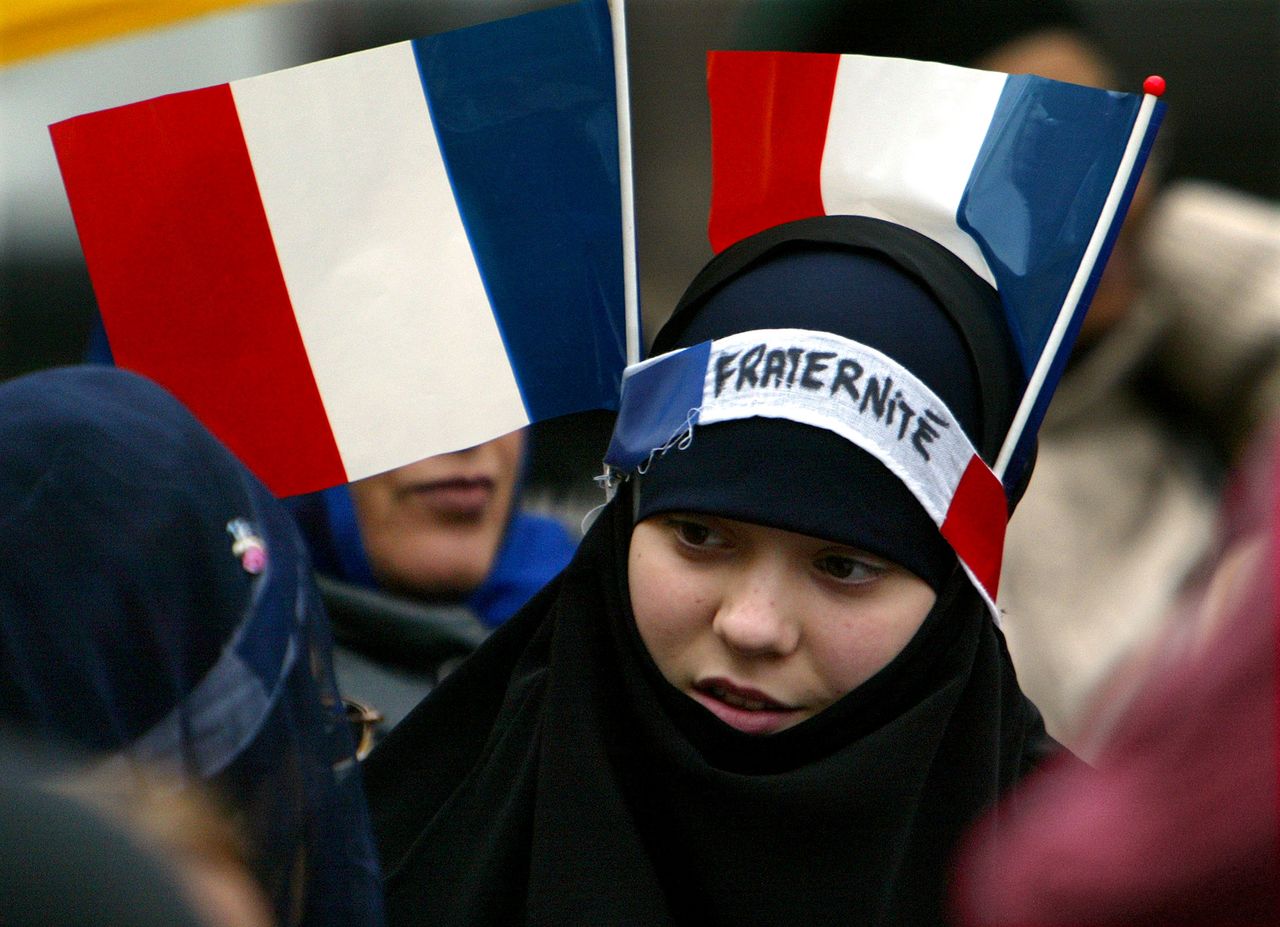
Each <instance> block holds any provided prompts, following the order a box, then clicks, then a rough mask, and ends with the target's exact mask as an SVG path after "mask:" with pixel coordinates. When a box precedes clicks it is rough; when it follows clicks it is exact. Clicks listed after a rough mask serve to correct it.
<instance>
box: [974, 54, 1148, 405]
mask: <svg viewBox="0 0 1280 927" xmlns="http://www.w3.org/2000/svg"><path fill="white" fill-rule="evenodd" d="M1141 102H1142V97H1141V96H1140V95H1135V94H1121V93H1100V92H1098V91H1097V90H1094V89H1092V88H1086V87H1078V86H1076V85H1074V84H1064V83H1059V82H1058V81H1051V80H1046V79H1045V78H1041V77H1033V76H1030V75H1010V77H1009V79H1008V81H1007V82H1006V83H1005V88H1004V92H1003V93H1002V94H1001V97H1000V102H999V103H998V104H997V106H996V111H995V115H994V116H993V118H992V121H991V128H990V129H989V130H988V132H987V137H986V140H985V141H984V142H983V145H982V149H981V151H980V152H979V154H978V158H977V160H976V161H975V163H974V169H973V172H972V173H971V175H970V178H969V183H968V186H967V188H966V190H965V194H964V196H963V197H962V198H961V201H960V205H959V209H958V212H957V216H956V221H957V223H958V224H959V226H960V227H961V228H962V229H964V230H965V231H966V232H968V233H969V234H970V235H972V236H973V238H974V239H975V240H976V241H977V243H978V246H979V247H980V248H981V249H982V253H983V256H984V257H985V258H986V259H987V264H988V265H989V266H990V268H991V271H992V273H993V274H994V275H995V279H996V288H997V289H998V290H999V291H1000V298H1001V302H1002V303H1003V304H1004V306H1005V311H1006V313H1007V314H1008V316H1009V326H1010V329H1011V330H1012V332H1013V335H1014V340H1015V342H1016V343H1017V346H1018V350H1019V353H1020V354H1021V357H1022V362H1023V366H1024V369H1025V371H1026V372H1027V373H1028V374H1030V372H1031V371H1032V369H1033V368H1034V367H1035V365H1036V362H1037V360H1038V359H1039V357H1040V353H1041V351H1042V350H1043V349H1044V345H1045V343H1046V342H1047V340H1048V337H1049V332H1050V330H1051V329H1052V327H1053V324H1054V320H1055V318H1056V317H1057V313H1058V310H1059V309H1060V308H1061V307H1062V303H1063V300H1064V299H1065V297H1066V295H1067V291H1068V289H1069V288H1070V286H1071V281H1072V279H1073V278H1074V277H1075V274H1076V270H1077V268H1078V267H1079V266H1080V260H1081V258H1082V257H1083V256H1084V252H1085V249H1086V247H1087V246H1088V244H1089V239H1090V237H1091V236H1092V235H1093V229H1094V224H1095V222H1096V219H1097V217H1098V214H1099V213H1100V212H1101V211H1102V204H1103V202H1104V201H1105V200H1106V198H1107V194H1108V193H1109V192H1110V190H1111V183H1112V180H1113V178H1114V177H1115V173H1116V168H1117V167H1118V166H1119V164H1120V159H1121V157H1122V156H1123V154H1124V150H1125V146H1126V144H1127V143H1128V140H1129V132H1130V129H1131V128H1132V126H1133V123H1134V119H1135V118H1136V116H1137V113H1138V107H1139V106H1140V105H1141ZM1101 126H1107V127H1110V130H1109V131H1101V130H1100V128H1099V127H1101ZM1050 388H1051V385H1050Z"/></svg>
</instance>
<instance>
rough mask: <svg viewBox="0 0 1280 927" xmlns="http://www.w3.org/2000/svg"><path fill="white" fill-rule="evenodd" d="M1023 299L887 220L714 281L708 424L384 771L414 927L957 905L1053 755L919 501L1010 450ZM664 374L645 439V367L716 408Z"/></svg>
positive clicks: (832, 221) (1001, 509)
mask: <svg viewBox="0 0 1280 927" xmlns="http://www.w3.org/2000/svg"><path fill="white" fill-rule="evenodd" d="M998 309H999V306H998V302H997V297H996V294H995V291H994V290H993V289H992V288H991V287H990V286H988V285H987V284H986V283H984V282H983V281H982V280H980V279H979V278H978V277H977V276H976V275H975V274H974V273H973V272H972V271H970V270H969V268H968V267H966V266H964V265H963V264H962V263H961V262H960V261H959V260H958V259H956V258H955V257H954V256H953V255H952V254H950V252H948V251H946V250H944V249H943V248H941V247H940V246H938V245H937V244H935V243H934V242H933V241H931V240H929V239H927V238H925V237H924V236H922V235H919V234H917V233H915V232H912V231H910V230H907V229H905V228H902V227H899V226H896V225H893V224H890V223H887V222H883V221H880V220H875V219H867V218H860V217H847V216H842V217H821V218H816V219H808V220H803V221H800V222H794V223H789V224H785V225H782V226H779V227H775V228H772V229H769V230H767V231H765V232H762V233H759V234H757V235H755V236H752V237H750V238H748V239H746V240H745V241H743V242H741V243H739V244H737V245H735V246H733V247H731V248H729V249H728V250H726V251H725V252H723V253H722V254H721V255H719V256H718V257H717V258H716V259H715V260H713V261H712V262H711V263H710V264H709V265H708V266H707V268H705V269H704V271H703V272H702V274H700V275H699V276H698V278H697V279H696V280H695V281H694V283H693V284H692V286H691V287H690V288H689V290H688V292H687V293H686V295H685V297H684V299H683V300H682V301H681V303H680V305H679V306H678V307H677V309H676V311H675V313H674V315H673V316H672V318H671V320H670V321H669V322H668V324H667V325H666V326H665V327H664V328H663V329H662V331H661V332H660V333H659V334H658V336H657V340H656V342H655V344H654V347H653V354H654V356H658V355H665V354H667V352H673V351H676V350H677V349H681V348H691V349H692V351H694V352H699V351H700V352H702V357H703V360H704V361H705V362H702V361H700V362H699V363H700V366H698V367H695V368H693V369H694V371H695V374H696V375H695V376H694V377H693V379H694V380H695V381H696V386H697V389H698V390H701V389H702V385H703V382H704V380H703V376H702V373H701V372H700V371H702V370H705V371H706V377H705V382H706V389H707V397H708V398H707V400H706V401H705V402H703V403H702V406H701V409H700V418H699V420H698V424H696V425H692V426H690V427H689V428H687V429H685V430H684V433H683V435H680V436H678V439H677V440H675V441H672V442H668V443H667V446H666V449H665V450H663V451H657V452H654V453H652V454H647V453H646V454H644V455H643V456H644V459H643V460H642V461H641V462H640V464H639V465H638V466H636V467H635V468H634V470H635V472H634V474H633V475H632V478H630V479H627V480H624V481H623V482H621V485H620V486H618V488H617V493H616V496H615V497H614V498H613V500H612V501H611V502H610V503H609V504H608V505H607V506H606V507H605V509H604V510H603V512H602V513H601V515H600V517H599V518H598V520H597V521H596V523H595V524H594V525H593V527H592V528H591V530H590V532H589V533H588V535H587V537H586V539H585V540H584V542H583V544H582V547H581V549H580V551H579V553H578V555H577V556H576V558H575V559H574V561H573V562H572V563H571V564H570V566H569V567H568V568H567V570H566V571H565V572H564V573H563V574H562V575H561V576H560V577H559V578H558V579H557V580H555V581H553V582H552V583H551V585H549V586H548V587H547V588H546V589H545V590H544V591H543V592H542V593H540V594H539V595H538V596H537V597H535V598H534V600H533V601H532V602H531V603H530V604H529V606H528V607H526V608H525V609H524V610H523V611H522V612H521V613H519V614H518V615H517V616H516V617H515V618H514V619H512V621H511V622H510V623H509V624H508V625H507V626H505V627H504V628H502V629H500V630H499V631H498V632H497V633H496V634H495V635H494V637H493V638H492V639H491V640H490V641H489V642H488V643H487V645H486V646H485V647H483V648H482V649H481V650H480V651H478V652H477V653H476V654H475V655H474V656H473V657H472V658H471V659H470V660H469V661H468V662H467V663H465V664H464V665H463V666H462V667H461V668H460V669H459V670H458V671H457V672H456V673H455V674H454V675H453V676H451V677H450V678H449V679H447V680H446V682H445V683H444V684H443V685H442V686H441V687H440V688H439V689H438V690H437V691H436V692H435V693H433V695H432V697H430V698H428V699H427V700H426V702H424V703H423V704H422V705H421V706H419V708H418V709H417V710H416V711H415V712H414V713H412V714H411V715H410V716H409V717H408V718H407V719H406V721H405V722H404V723H403V724H402V725H401V726H400V727H399V728H397V730H396V731H395V732H394V733H393V735H392V736H391V737H390V738H389V739H388V740H387V741H386V742H385V744H384V745H383V746H382V747H380V748H379V749H378V750H376V751H375V752H374V754H373V756H372V757H371V758H370V760H369V761H368V769H367V784H368V787H369V789H370V795H371V802H372V808H373V813H374V818H375V830H376V832H377V834H378V837H379V841H380V849H381V853H382V860H383V864H384V868H385V872H386V873H387V881H386V887H387V892H388V904H389V918H390V921H391V923H392V924H401V925H409V924H424V923H431V924H494V925H497V924H503V925H507V924H520V923H528V924H637V925H639V924H643V925H659V924H734V925H742V924H806V925H809V924H826V923H832V924H837V923H838V924H870V923H885V924H908V923H912V924H914V923H937V922H939V921H940V920H941V919H942V916H943V897H944V892H945V883H946V873H947V869H948V866H949V863H950V857H951V854H952V851H953V848H954V847H955V845H956V841H957V839H958V837H959V836H960V835H961V834H962V832H963V831H964V830H965V828H966V827H967V825H968V824H969V823H970V821H972V820H973V818H974V817H975V816H976V815H977V814H978V813H979V812H980V811H982V810H983V809H984V808H986V807H987V806H989V805H990V804H991V803H992V802H993V801H994V800H995V799H996V798H997V797H998V796H999V795H1000V794H1001V793H1002V792H1004V791H1005V790H1006V789H1008V788H1009V787H1010V786H1011V785H1012V784H1014V783H1015V782H1016V781H1017V780H1018V779H1019V778H1020V777H1021V776H1023V775H1024V774H1025V773H1026V772H1027V771H1028V770H1029V769H1031V768H1032V767H1033V766H1034V765H1035V764H1036V763H1037V762H1038V761H1039V760H1040V759H1041V758H1043V757H1044V756H1045V755H1046V754H1047V753H1049V752H1051V751H1052V750H1053V749H1054V747H1055V745H1054V743H1053V742H1052V741H1051V740H1050V739H1049V738H1048V736H1047V735H1046V733H1045V731H1044V727H1043V724H1042V722H1041V719H1040V716H1039V713H1038V712H1037V711H1036V709H1035V708H1034V706H1032V705H1031V703H1030V702H1028V701H1027V699H1026V698H1025V697H1024V696H1023V695H1022V693H1021V692H1020V691H1019V689H1018V684H1017V680H1016V679H1015V677H1014V672H1013V668H1012V666H1011V664H1010V662H1009V657H1008V654H1007V652H1006V650H1005V646H1004V641H1003V638H1002V636H1001V634H1000V632H999V631H998V629H997V628H996V626H995V624H994V622H993V619H992V610H991V607H990V604H989V599H988V598H987V597H986V596H985V594H984V593H983V592H982V591H981V590H980V587H979V585H978V584H977V583H976V582H975V580H974V579H973V578H971V577H973V576H974V575H975V572H974V571H975V561H974V558H973V557H972V556H969V562H962V561H961V560H960V559H959V558H958V557H957V554H956V550H955V549H954V548H953V546H952V544H951V543H949V542H948V541H947V540H946V539H944V537H943V534H942V533H941V532H940V530H939V528H938V526H937V524H935V521H934V519H933V518H931V517H930V515H929V514H928V513H927V512H926V510H925V508H924V507H923V505H922V503H921V501H920V500H919V498H918V497H917V495H916V494H915V492H913V490H912V489H911V488H909V482H911V481H912V480H916V478H917V477H918V476H920V474H924V475H925V476H926V477H927V475H928V473H927V471H928V469H929V468H930V467H932V466H935V465H938V464H939V463H940V462H942V461H944V460H952V459H954V458H955V457H956V455H957V454H962V453H964V452H965V450H966V449H969V452H972V451H973V450H976V451H977V452H978V453H979V454H981V456H982V457H983V458H984V459H987V460H990V459H992V457H994V455H995V454H996V452H997V450H998V446H999V442H1000V439H1001V438H1002V437H1003V435H1004V434H1005V432H1006V431H1007V429H1008V427H1009V423H1010V420H1011V418H1012V414H1013V408H1014V405H1015V403H1016V400H1017V398H1018V395H1019V394H1020V391H1021V389H1022V387H1023V385H1024V384H1023V379H1022V375H1021V373H1020V370H1019V367H1018V365H1017V362H1016V357H1015V354H1014V348H1013V346H1012V344H1011V343H1010V339H1009V337H1008V336H1007V334H1005V333H1003V330H1002V329H1001V328H1000V327H999V326H998V325H997V324H996V323H995V320H996V319H997V318H998V315H997V313H998ZM707 342H710V345H709V347H708V346H707ZM689 354H690V352H686V353H685V355H680V356H688V355H689ZM671 356H673V357H674V356H675V355H671ZM664 369H666V368H664V367H663V365H662V364H660V363H655V364H652V365H650V366H649V367H647V368H645V369H644V370H643V371H641V372H640V373H638V374H636V375H633V376H632V377H631V379H630V380H629V381H628V390H629V391H630V392H629V393H628V397H627V398H626V399H624V403H623V408H622V411H621V413H620V416H619V424H618V430H617V432H616V433H615V451H616V450H617V448H618V447H620V446H622V445H625V444H626V443H627V442H628V441H629V440H631V439H633V438H635V436H636V435H642V433H643V428H636V427H634V423H635V422H636V420H637V419H639V418H644V414H643V412H644V410H643V409H641V408H640V406H641V405H643V403H642V402H640V400H639V399H637V398H636V397H638V396H639V395H640V393H641V392H643V388H644V383H643V382H641V381H642V380H643V379H644V377H643V376H641V374H643V373H646V372H651V373H652V375H653V376H654V377H655V378H656V379H657V380H658V381H659V382H658V383H657V384H656V385H653V387H652V389H651V390H650V392H651V394H652V395H654V396H657V397H658V399H657V401H656V404H657V405H662V404H663V403H664V402H665V403H666V404H667V405H668V406H673V407H674V408H675V409H676V415H677V417H686V416H689V411H688V409H689V406H688V405H681V402H682V401H683V400H682V399H681V398H680V397H681V394H682V393H681V388H680V387H681V378H680V376H679V375H672V374H670V373H666V372H662V371H663V370H664ZM668 411H669V410H668ZM970 443H971V444H972V445H973V448H970V447H969V446H970ZM640 446H641V447H643V442H642V443H641V445H640ZM610 457H611V459H624V458H626V457H627V455H626V454H625V453H614V452H611V455H610ZM964 459H967V458H964ZM903 474H906V478H904V476H903ZM917 482H918V480H917ZM1024 484H1025V480H1024V481H1022V482H1021V483H1019V482H1017V481H1015V485H1024ZM997 492H998V490H997ZM1013 495H1014V496H1016V495H1017V493H1016V492H1015V493H1013ZM1014 501H1016V499H1009V500H1008V502H1007V505H1008V506H1010V507H1011V505H1012V503H1013V502H1014ZM990 502H991V500H990V499H989V498H988V499H986V500H985V503H987V504H989V503H990ZM996 508H997V509H998V512H997V513H996V514H997V517H996V519H995V520H996V522H998V523H999V528H1000V529H1002V522H1003V516H1004V515H1005V513H1006V500H1005V498H1004V496H1003V494H1000V495H999V499H998V500H997V502H996ZM993 530H997V532H998V530H999V529H993ZM996 543H997V545H998V538H997V540H996ZM961 546H964V547H965V549H966V550H967V551H968V550H972V549H973V547H974V542H973V539H972V538H970V539H969V540H968V541H966V542H965V543H964V544H963V545H961ZM977 546H978V547H979V548H980V547H982V544H981V543H978V544H977Z"/></svg>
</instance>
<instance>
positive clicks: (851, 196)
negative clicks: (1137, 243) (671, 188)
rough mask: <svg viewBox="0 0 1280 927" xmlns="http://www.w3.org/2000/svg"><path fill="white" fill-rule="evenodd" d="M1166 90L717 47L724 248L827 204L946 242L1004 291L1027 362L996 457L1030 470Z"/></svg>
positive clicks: (718, 187)
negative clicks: (1030, 456)
mask: <svg viewBox="0 0 1280 927" xmlns="http://www.w3.org/2000/svg"><path fill="white" fill-rule="evenodd" d="M1152 80H1158V79H1152ZM1149 83H1150V81H1149ZM1162 89H1163V87H1162V86H1161V87H1160V88H1159V90H1152V91H1151V92H1149V93H1148V94H1147V95H1146V96H1145V97H1144V96H1143V95H1141V94H1131V93H1117V92H1112V91H1105V90H1096V89H1093V88H1088V87H1080V86H1076V85H1073V84H1065V83H1061V82H1058V81H1053V80H1048V79H1046V78H1041V77H1034V76H1031V75H1010V74H1002V73H997V72H991V71H979V70H973V69H968V68H960V67H954V66H951V65H944V64H935V63H931V62H922V61H909V60H905V59H895V58H871V57H866V56H861V55H832V54H810V53H788V52H712V53H711V54H710V56H709V59H708V91H709V95H710V100H711V126H712V138H711V144H712V161H713V170H712V205H711V218H710V222H709V226H708V229H709V235H710V238H711V244H712V247H713V249H714V250H715V251H717V252H719V251H721V250H723V249H725V248H727V247H728V246H729V245H731V244H733V243H734V242H736V241H739V240H741V239H743V238H746V237H748V236H749V235H752V234H754V233H756V232H759V231H761V230H763V229H765V228H768V227H770V226H774V225H778V224H780V223H783V222H788V221H791V220H794V219H803V218H809V217H811V216H822V215H863V216H872V217H875V218H879V219H885V220H888V221H890V222H895V223H897V224H899V225H904V226H906V227H908V228H911V229H914V230H916V231H918V232H920V233H922V234H924V235H927V236H928V237H929V238H932V239H933V240H934V241H936V242H938V243H939V244H942V245H944V246H945V247H947V248H948V249H949V250H951V251H952V252H953V253H954V254H956V255H957V256H958V257H959V258H961V259H962V260H963V261H965V263H967V264H968V265H969V267H970V268H972V269H973V271H974V272H975V273H977V274H978V275H979V276H981V277H982V278H983V279H985V280H986V281H987V282H988V283H990V284H992V285H993V286H994V287H995V288H996V289H997V290H998V291H999V293H1000V298H1001V302H1002V304H1003V306H1004V308H1005V313H1006V316H1007V322H1008V325H1009V330H1010V332H1011V334H1012V336H1013V339H1014V343H1015V344H1016V345H1017V347H1018V350H1019V352H1020V355H1021V358H1022V361H1023V366H1024V369H1025V372H1026V374H1027V377H1028V381H1029V384H1030V385H1029V386H1028V390H1027V394H1026V396H1025V397H1024V405H1025V408H1024V409H1022V410H1020V413H1019V420H1018V421H1017V422H1015V428H1014V429H1013V430H1011V433H1010V437H1009V440H1008V441H1007V442H1006V448H1005V451H1004V452H1002V454H1001V460H1000V461H997V464H996V471H997V473H998V474H999V475H1001V476H1003V475H1004V474H1005V473H1006V472H1009V473H1017V472H1020V470H1021V466H1020V461H1021V460H1022V459H1023V458H1025V456H1026V455H1027V453H1028V452H1029V450H1030V447H1031V442H1032V439H1033V438H1034V435H1035V431H1036V429H1037V428H1038V426H1039V423H1040V421H1041V420H1042V418H1043V414H1044V409H1045V407H1047V405H1048V400H1049V397H1050V396H1051V395H1052V392H1053V387H1054V386H1055V385H1056V383H1057V380H1058V379H1059V378H1060V376H1061V373H1062V369H1063V367H1064V366H1065V363H1066V357H1067V354H1068V352H1069V346H1070V344H1071V342H1072V341H1073V340H1074V337H1075V334H1076V332H1077V331H1078V328H1079V325H1080V322H1081V321H1082V320H1083V317H1084V313H1085V310H1086V309H1087V306H1088V303H1089V299H1090V298H1091V296H1092V294H1093V290H1094V289H1095V287H1096V285H1097V278H1098V276H1099V275H1100V274H1101V271H1102V268H1103V266H1104V265H1105V263H1106V257H1107V255H1108V253H1109V252H1110V248H1111V245H1112V243H1113V242H1114V238H1115V235H1116V233H1117V232H1118V230H1119V227H1120V224H1121V221H1122V219H1123V216H1124V213H1125V210H1126V209H1127V207H1128V203H1129V200H1130V198H1131V196H1132V193H1133V188H1134V187H1135V186H1136V184H1137V181H1138V178H1139V176H1140V174H1141V172H1142V166H1143V164H1144V163H1145V160H1146V157H1147V153H1148V151H1149V149H1150V146H1151V144H1152V142H1153V141H1154V139H1155V134H1156V131H1157V129H1158V126H1159V123H1160V118H1161V116H1162V114H1163V104H1158V103H1157V102H1156V100H1155V96H1157V95H1158V94H1159V92H1161V91H1162ZM1011 463H1012V464H1013V466H1010V464H1011Z"/></svg>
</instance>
